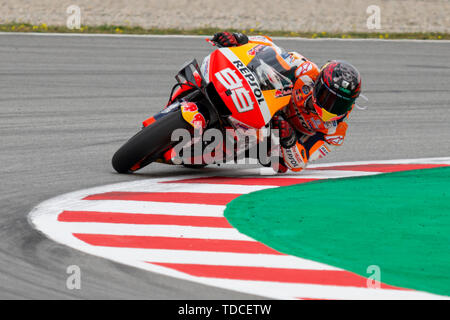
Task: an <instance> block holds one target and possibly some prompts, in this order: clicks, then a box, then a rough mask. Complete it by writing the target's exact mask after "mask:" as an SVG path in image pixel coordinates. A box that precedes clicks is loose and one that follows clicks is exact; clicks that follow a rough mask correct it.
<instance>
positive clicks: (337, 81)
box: [211, 32, 361, 172]
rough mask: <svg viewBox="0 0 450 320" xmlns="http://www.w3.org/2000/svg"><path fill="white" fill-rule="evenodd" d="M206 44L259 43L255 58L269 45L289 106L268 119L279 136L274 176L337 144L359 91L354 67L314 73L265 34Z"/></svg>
mask: <svg viewBox="0 0 450 320" xmlns="http://www.w3.org/2000/svg"><path fill="white" fill-rule="evenodd" d="M211 42H212V43H215V44H219V45H221V46H223V47H233V46H240V45H244V44H247V43H254V44H258V45H259V46H257V47H255V54H256V51H257V50H263V49H264V48H265V47H270V48H272V49H273V52H274V56H275V59H276V60H275V62H276V64H277V65H279V68H280V69H282V70H283V71H284V74H286V75H288V76H289V78H291V79H292V80H293V81H292V82H293V83H294V86H293V88H292V91H291V99H290V102H289V104H288V105H287V106H286V107H285V108H284V109H283V110H281V111H280V112H278V113H277V114H276V115H275V116H274V117H273V119H272V126H273V128H276V129H279V132H280V146H281V150H280V163H279V167H278V171H279V172H286V171H287V170H288V169H289V170H292V171H301V170H303V169H304V168H305V167H306V165H307V164H308V163H309V162H310V161H314V160H317V159H320V158H322V157H324V156H326V155H327V154H328V153H330V152H331V151H332V150H333V149H335V148H336V147H338V146H340V145H342V143H343V141H344V139H345V135H346V131H347V128H348V125H347V123H346V120H347V119H348V117H349V114H350V113H351V111H352V110H353V107H354V102H355V100H356V98H357V97H358V96H359V94H360V92H361V76H360V74H359V72H358V70H357V69H356V68H355V67H354V66H352V65H351V64H349V63H347V62H345V61H338V60H333V61H329V62H328V63H326V64H325V65H324V66H323V67H322V68H321V69H320V70H319V68H318V67H317V65H316V64H315V63H313V62H312V61H309V60H308V59H306V58H305V57H304V56H302V55H301V54H299V53H297V52H286V51H285V50H284V49H282V48H280V47H278V46H277V45H275V44H274V43H273V41H272V39H271V38H269V37H267V36H251V37H248V36H247V35H245V34H242V33H229V32H219V33H216V34H215V35H214V36H213V38H212V39H211Z"/></svg>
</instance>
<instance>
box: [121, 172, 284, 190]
mask: <svg viewBox="0 0 450 320" xmlns="http://www.w3.org/2000/svg"><path fill="white" fill-rule="evenodd" d="M206 177H208V176H203V177H201V176H197V177H195V178H193V179H197V178H206ZM191 179H192V178H191ZM179 180H184V179H178V178H174V179H173V180H171V181H179ZM162 187H163V188H164V192H199V193H211V194H214V193H230V194H233V193H234V194H244V193H250V192H254V191H259V190H264V189H270V188H275V187H276V186H257V185H252V186H246V185H233V184H208V183H175V182H173V183H172V182H171V183H165V184H164V185H162ZM122 191H142V189H139V187H130V188H126V189H123V190H122Z"/></svg>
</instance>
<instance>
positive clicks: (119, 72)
mask: <svg viewBox="0 0 450 320" xmlns="http://www.w3.org/2000/svg"><path fill="white" fill-rule="evenodd" d="M277 43H278V44H279V45H280V46H282V47H285V48H287V49H290V50H296V51H299V52H300V53H302V54H303V55H305V56H307V57H309V58H310V59H312V60H313V61H316V62H317V63H318V64H319V65H320V64H322V63H324V62H325V61H326V60H327V59H330V58H340V59H345V60H348V61H351V62H352V63H353V64H354V65H355V66H357V67H358V68H359V70H360V71H361V73H362V75H363V81H364V82H363V90H364V93H365V95H366V96H368V98H369V99H370V102H369V105H370V106H369V109H368V110H365V111H359V110H357V111H356V112H355V113H354V115H353V116H352V119H351V121H350V128H349V132H348V137H347V139H346V142H345V144H344V146H343V147H342V148H341V149H340V150H339V151H337V152H336V153H334V154H332V155H330V156H329V157H328V158H327V159H326V160H324V161H326V162H335V161H352V160H355V161H356V160H374V159H375V160H376V159H380V160H382V159H401V158H419V157H445V156H449V150H450V148H449V141H450V127H449V123H450V116H449V101H450V86H449V83H448V79H450V54H449V52H450V50H449V49H450V43H448V42H442V43H436V42H428V43H427V42H401V41H396V42H391V41H340V40H315V41H311V40H280V41H277ZM210 50H211V48H210V46H209V45H208V44H207V43H206V42H205V41H204V40H202V39H199V38H173V37H171V38H159V37H153V38H152V37H144V38H139V37H79V36H74V37H63V36H34V35H13V34H7V35H5V34H0V136H1V152H0V164H1V166H0V186H1V192H0V203H1V206H0V230H1V231H0V299H20V298H27V299H72V298H75V299H77V298H87V299H243V298H256V297H253V296H249V295H244V294H241V293H236V292H232V291H227V290H221V289H217V288H212V287H207V286H203V285H200V284H196V283H191V282H187V281H182V280H178V279H173V278H169V277H165V276H162V275H159V274H153V273H149V272H146V271H142V270H138V269H135V268H132V267H127V266H124V265H121V264H118V263H114V262H111V261H107V260H104V259H101V258H97V257H94V256H91V255H88V254H84V253H81V252H78V251H76V250H73V249H70V248H68V247H66V246H63V245H60V244H58V243H55V242H53V241H51V240H48V239H47V238H46V237H45V236H43V235H42V234H40V233H39V232H37V231H35V230H34V229H32V227H31V226H30V224H29V223H28V221H27V215H28V213H29V211H30V210H31V209H32V208H33V207H34V206H35V205H37V204H38V203H39V202H41V201H44V200H46V199H48V198H51V197H54V196H57V195H60V194H62V193H66V192H70V191H75V190H78V189H83V188H89V187H94V186H99V185H104V184H109V183H115V182H122V181H135V180H138V179H146V178H152V177H164V176H176V175H177V174H180V173H183V172H186V171H188V170H187V169H182V168H177V167H169V166H164V165H156V164H153V165H151V166H149V167H147V168H145V169H143V170H142V171H141V172H139V173H138V174H134V175H119V174H116V173H115V172H114V171H113V169H112V168H111V165H110V159H111V156H112V154H113V153H114V152H115V151H116V149H118V148H119V147H120V145H121V144H122V143H123V142H124V141H125V140H126V139H128V138H129V137H130V136H131V135H133V134H134V133H135V132H136V131H137V130H138V129H139V127H140V123H141V121H142V120H144V119H145V118H146V117H147V116H150V115H152V114H153V113H155V112H157V111H158V110H159V109H160V108H161V106H162V105H164V104H165V103H166V101H167V96H168V92H169V90H170V87H171V84H173V82H174V80H173V75H174V74H175V73H176V71H177V70H178V69H179V67H180V66H181V65H182V64H183V63H184V62H186V61H188V60H190V59H191V58H192V57H196V58H197V59H198V60H199V61H201V58H202V57H203V56H205V55H207V54H208V53H209V52H210ZM189 172H191V171H189ZM74 264H75V265H78V266H79V267H80V268H81V272H82V288H81V290H68V289H66V279H67V276H68V274H67V273H66V269H67V267H68V266H70V265H74Z"/></svg>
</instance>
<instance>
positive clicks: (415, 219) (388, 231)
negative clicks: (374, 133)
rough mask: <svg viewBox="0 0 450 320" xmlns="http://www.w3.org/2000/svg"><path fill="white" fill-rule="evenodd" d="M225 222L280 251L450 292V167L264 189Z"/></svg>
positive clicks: (230, 209) (241, 201)
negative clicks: (376, 267)
mask: <svg viewBox="0 0 450 320" xmlns="http://www.w3.org/2000/svg"><path fill="white" fill-rule="evenodd" d="M225 217H226V218H227V219H228V221H229V222H230V223H231V224H232V225H233V226H234V227H236V228H237V229H238V230H239V231H240V232H242V233H244V234H246V235H248V236H250V237H252V238H254V239H256V240H258V241H260V242H263V243H264V244H266V245H268V246H270V247H272V248H274V249H276V250H278V251H280V252H283V253H286V254H290V255H294V256H298V257H302V258H306V259H311V260H314V261H318V262H322V263H326V264H329V265H332V266H336V267H339V268H342V269H345V270H349V271H352V272H355V273H357V274H359V275H361V276H365V277H369V276H371V274H372V273H371V272H372V271H371V270H369V271H370V272H368V267H369V266H371V265H376V266H379V268H380V271H381V279H380V280H381V282H383V283H386V284H389V285H393V286H398V287H405V288H411V289H416V290H421V291H428V292H432V293H436V294H443V295H450V272H449V271H450V167H444V168H436V169H427V170H414V171H404V172H396V173H388V174H381V175H375V176H365V177H357V178H345V179H330V180H320V181H314V182H310V183H305V184H297V185H293V186H288V187H282V188H276V189H267V190H262V191H258V192H254V193H250V194H246V195H243V196H240V197H238V198H236V199H235V200H233V201H232V202H230V203H229V204H228V205H227V208H226V210H225Z"/></svg>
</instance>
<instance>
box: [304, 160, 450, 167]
mask: <svg viewBox="0 0 450 320" xmlns="http://www.w3.org/2000/svg"><path fill="white" fill-rule="evenodd" d="M366 164H450V157H438V158H416V159H394V160H367V161H347V162H337V163H315V164H311V165H309V166H308V168H311V169H314V168H317V167H341V166H359V165H366Z"/></svg>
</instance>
